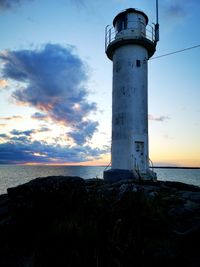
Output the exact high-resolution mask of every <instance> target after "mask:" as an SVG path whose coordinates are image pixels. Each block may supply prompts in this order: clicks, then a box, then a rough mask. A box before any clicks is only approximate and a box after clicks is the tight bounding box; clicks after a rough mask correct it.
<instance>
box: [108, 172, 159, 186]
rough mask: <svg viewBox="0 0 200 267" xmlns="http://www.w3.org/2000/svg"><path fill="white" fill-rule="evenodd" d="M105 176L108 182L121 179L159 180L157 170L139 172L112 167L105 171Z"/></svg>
mask: <svg viewBox="0 0 200 267" xmlns="http://www.w3.org/2000/svg"><path fill="white" fill-rule="evenodd" d="M103 178H104V180H105V181H106V182H108V183H114V182H117V181H120V180H129V179H132V180H152V181H155V180H157V175H156V173H155V172H153V171H151V170H148V172H147V173H144V174H143V173H139V172H137V171H135V170H133V171H130V170H120V169H110V170H107V171H104V173H103Z"/></svg>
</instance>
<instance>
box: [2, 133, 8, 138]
mask: <svg viewBox="0 0 200 267" xmlns="http://www.w3.org/2000/svg"><path fill="white" fill-rule="evenodd" d="M7 137H8V135H7V134H4V133H2V134H0V138H7Z"/></svg>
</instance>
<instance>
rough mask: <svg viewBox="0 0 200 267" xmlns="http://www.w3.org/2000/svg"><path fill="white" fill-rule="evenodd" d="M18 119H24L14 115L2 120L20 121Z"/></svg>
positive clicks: (1, 118)
mask: <svg viewBox="0 0 200 267" xmlns="http://www.w3.org/2000/svg"><path fill="white" fill-rule="evenodd" d="M18 119H22V117H21V116H19V115H14V116H11V117H0V120H5V121H10V120H18Z"/></svg>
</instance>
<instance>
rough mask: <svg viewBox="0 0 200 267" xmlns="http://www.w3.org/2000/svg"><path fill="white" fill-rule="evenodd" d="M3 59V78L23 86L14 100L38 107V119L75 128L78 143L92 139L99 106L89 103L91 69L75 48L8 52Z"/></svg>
mask: <svg viewBox="0 0 200 267" xmlns="http://www.w3.org/2000/svg"><path fill="white" fill-rule="evenodd" d="M0 58H1V59H2V60H3V61H4V63H5V64H4V65H3V71H2V74H3V77H4V78H7V79H13V80H15V81H19V82H22V84H23V85H22V87H21V89H17V90H16V91H15V92H13V94H12V97H13V98H14V99H15V100H16V101H17V102H18V103H20V104H23V105H26V106H27V105H29V106H32V107H35V108H37V109H38V110H39V111H40V112H37V113H35V114H34V115H33V117H34V118H35V119H46V118H47V117H49V118H51V119H52V120H53V121H56V122H58V123H62V124H64V125H66V126H69V127H71V129H72V131H71V132H70V136H71V137H72V138H73V139H74V141H75V143H77V144H83V143H84V142H86V141H87V140H88V139H89V138H91V137H92V135H93V133H94V132H95V131H96V130H97V126H98V123H97V122H94V121H91V120H89V119H88V115H89V114H90V113H91V112H92V111H95V110H96V108H97V107H96V103H89V102H88V101H87V96H88V91H87V89H86V86H87V81H88V74H87V67H86V65H85V64H84V62H83V61H82V60H81V59H80V58H79V57H78V56H77V55H75V54H74V52H73V48H72V47H71V46H67V47H62V46H60V45H56V44H47V45H45V46H44V47H43V48H41V49H39V50H20V51H7V52H6V53H2V54H1V55H0ZM41 112H42V113H41Z"/></svg>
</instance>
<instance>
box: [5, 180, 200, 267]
mask: <svg viewBox="0 0 200 267" xmlns="http://www.w3.org/2000/svg"><path fill="white" fill-rule="evenodd" d="M199 240H200V188H199V187H196V186H192V185H187V184H183V183H179V182H161V181H157V182H151V181H146V182H144V181H140V182H136V181H133V180H121V181H118V182H116V183H109V184H108V183H105V182H104V181H103V180H101V179H88V180H83V179H82V178H79V177H47V178H37V179H35V180H32V181H30V182H28V183H26V184H24V185H20V186H17V187H15V188H10V189H8V194H5V195H1V196H0V266H1V267H4V266H9V267H18V266H19V267H25V266H28V267H46V266H48V267H51V266H70V267H74V266H87V267H89V266H92V267H95V266H97V267H106V266H108V267H132V266H162V267H163V266H176V267H177V266H188V267H189V266H190V267H197V266H200V265H199V264H200V246H199Z"/></svg>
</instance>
